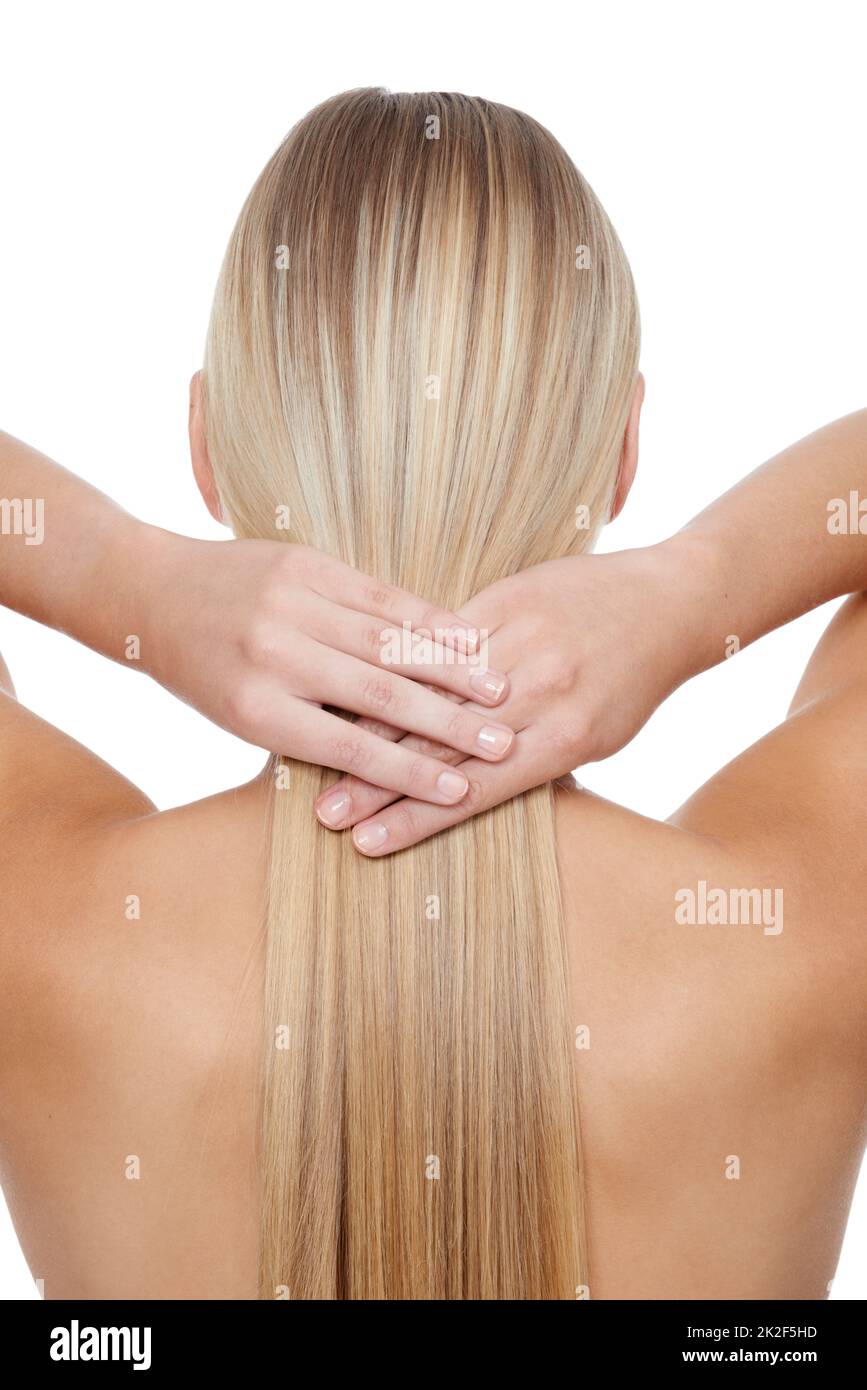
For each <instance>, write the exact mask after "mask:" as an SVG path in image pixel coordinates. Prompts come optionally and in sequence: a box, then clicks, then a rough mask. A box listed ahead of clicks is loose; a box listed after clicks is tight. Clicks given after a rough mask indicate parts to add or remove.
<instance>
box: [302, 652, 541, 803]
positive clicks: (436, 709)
mask: <svg viewBox="0 0 867 1390" xmlns="http://www.w3.org/2000/svg"><path fill="white" fill-rule="evenodd" d="M315 675H316V689H315V692H314V691H312V690H311V692H310V695H311V698H315V699H316V700H317V701H320V700H321V701H322V703H323V704H327V705H334V706H336V707H337V708H338V709H345V710H349V711H351V712H352V713H353V714H361V715H364V716H367V717H370V718H373V719H380V720H384V721H385V722H386V723H388V724H394V725H397V726H398V727H399V728H401V729H406V731H407V732H408V733H412V734H421V735H422V736H423V737H424V738H429V739H434V740H435V741H436V742H437V743H443V744H447V745H448V747H450V748H456V749H458V750H460V751H461V752H463V753H466V754H470V755H471V756H476V757H481V758H486V759H490V760H491V761H494V762H497V761H499V760H500V759H501V758H504V757H505V756H506V755H507V754H508V752H509V750H510V749H511V747H512V743H513V742H514V737H515V736H514V732H513V730H512V729H510V728H509V726H508V725H507V724H503V723H501V722H499V721H498V720H494V719H492V718H491V717H490V715H488V714H487V713H486V712H485V711H484V710H481V711H480V712H479V713H476V712H475V710H474V708H473V707H472V706H471V705H469V704H461V703H459V702H456V701H453V700H449V699H447V698H444V697H443V695H440V694H434V693H432V692H431V691H430V690H427V689H425V687H424V686H422V685H419V684H418V683H417V682H415V681H412V680H408V679H407V678H406V677H405V676H398V675H394V674H392V672H390V671H384V670H373V669H372V668H371V667H370V666H369V665H368V663H367V662H364V661H359V660H358V659H357V658H356V657H352V656H346V655H344V654H343V653H340V652H335V651H334V650H333V648H331V647H322V646H321V645H320V646H319V656H318V660H316V662H315ZM367 780H378V779H367Z"/></svg>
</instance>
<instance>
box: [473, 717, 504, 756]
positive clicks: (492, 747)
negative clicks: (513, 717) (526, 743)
mask: <svg viewBox="0 0 867 1390" xmlns="http://www.w3.org/2000/svg"><path fill="white" fill-rule="evenodd" d="M512 738H513V734H512V731H511V729H497V728H495V727H494V725H493V724H486V725H485V726H484V728H483V729H480V730H479V732H478V733H477V734H476V745H477V747H479V748H480V749H481V750H482V752H483V753H495V754H497V755H499V754H500V753H505V751H506V749H507V748H508V747H509V745H510V744H511V742H512Z"/></svg>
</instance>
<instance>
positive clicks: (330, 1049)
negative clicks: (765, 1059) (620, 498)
mask: <svg viewBox="0 0 867 1390" xmlns="http://www.w3.org/2000/svg"><path fill="white" fill-rule="evenodd" d="M638 339H639V329H638V311H637V306H636V300H635V293H634V288H633V283H632V278H631V275H630V272H629V267H628V265H627V262H626V259H625V257H624V254H623V251H622V248H621V246H620V243H619V241H618V239H617V237H616V235H615V233H614V231H613V229H612V227H611V225H610V223H609V221H608V218H607V216H606V215H605V212H604V211H603V209H602V207H601V205H600V203H599V201H598V200H597V198H596V196H595V195H594V193H593V192H592V190H591V189H590V188H589V186H588V185H587V183H586V182H585V180H584V179H583V178H582V176H581V175H580V174H579V172H578V171H577V169H576V168H575V166H574V165H573V164H572V162H571V160H570V159H569V158H568V157H567V155H566V154H565V152H564V151H563V149H562V148H561V146H560V145H559V144H558V143H557V141H556V140H554V138H553V137H552V136H551V135H550V134H549V133H548V132H547V131H546V130H545V129H543V128H542V127H541V126H540V125H538V124H537V122H535V121H534V120H532V119H530V117H528V116H526V115H524V114H522V113H521V112H519V111H515V110H512V109H511V108H509V107H506V106H500V105H497V104H495V103H493V102H489V101H484V100H481V99H479V98H475V97H467V96H463V95H459V94H452V93H441V92H434V93H412V94H407V93H399V94H394V93H390V92H387V91H384V90H378V89H376V90H375V89H364V90H359V91H352V92H347V93H344V94H342V95H340V96H337V97H334V98H332V99H331V100H329V101H326V102H324V103H323V104H322V105H321V106H319V107H317V108H316V109H315V110H314V111H312V112H310V114H309V115H307V116H306V117H305V118H304V119H303V120H302V121H300V122H299V124H298V125H296V126H295V128H294V129H293V130H292V131H291V132H290V134H289V135H288V136H287V137H286V139H285V140H284V141H283V143H282V144H281V145H280V147H279V149H278V150H277V151H276V153H275V154H274V155H273V157H272V158H271V160H270V161H269V163H268V164H267V166H266V168H265V169H264V171H263V172H262V174H261V175H260V177H259V178H258V179H257V181H256V184H255V186H254V188H253V190H252V192H251V193H250V195H249V197H248V198H247V201H246V203H245V205H244V207H243V210H242V212H241V214H240V217H239V219H238V222H237V225H236V226H235V229H234V232H233V234H232V238H231V241H230V243H229V247H228V251H227V254H226V258H225V261H224V264H223V268H222V271H221V274H220V279H219V284H218V287H217V292H216V298H215V303H214V308H213V314H212V319H211V324H210V330H209V335H208V341H207V348H206V358H205V369H204V381H203V385H204V402H205V424H206V433H207V441H208V447H209V451H210V455H211V459H212V463H213V466H214V471H215V475H216V480H217V485H218V488H219V491H220V496H221V499H222V504H223V508H224V512H225V513H226V515H227V517H228V518H229V519H230V520H231V523H232V525H233V527H234V530H235V532H236V534H237V535H238V536H241V537H256V536H267V537H271V538H272V539H273V538H275V537H276V538H280V539H285V540H289V541H295V542H301V543H304V544H306V545H311V546H315V547H318V548H320V549H322V550H324V551H327V552H329V553H331V554H334V555H338V556H340V557H341V558H342V559H344V560H346V561H347V562H349V563H350V564H352V565H355V566H358V567H359V568H361V569H363V570H365V571H366V572H368V573H371V574H375V575H376V576H377V577H378V578H379V579H381V580H382V581H384V582H390V583H393V584H398V585H402V586H404V587H406V588H408V589H411V590H413V591H414V592H416V593H419V594H423V595H425V596H426V597H428V598H429V599H430V600H431V601H432V602H436V603H439V604H442V605H444V606H446V607H449V608H452V609H459V608H460V606H461V604H462V603H465V602H466V601H467V600H468V599H469V598H470V597H471V596H472V595H473V594H475V593H477V592H478V591H479V590H480V589H482V588H483V587H485V586H486V585H488V584H490V583H492V582H493V581H494V580H496V579H501V578H503V577H504V576H506V575H510V574H514V573H515V572H517V571H519V570H522V569H524V568H526V567H527V566H529V565H533V564H536V563H538V562H540V561H543V560H546V559H549V558H551V557H553V556H560V555H570V554H575V553H577V552H579V551H581V550H584V549H586V548H588V546H589V545H590V544H591V543H592V541H593V539H594V537H595V534H596V532H597V531H598V529H599V527H600V525H602V524H603V523H604V521H605V520H606V519H607V517H608V515H609V513H610V508H611V504H612V498H613V493H614V488H615V483H616V475H617V466H618V462H619V457H620V452H621V448H622V441H623V434H624V430H625V425H626V420H627V416H628V412H629V408H630V404H631V399H632V394H633V391H634V386H635V381H636V374H637V369H638ZM576 508H586V512H581V513H580V517H581V518H589V524H587V525H581V524H578V525H576ZM280 509H283V510H282V511H281V510H280ZM278 515H279V516H281V517H282V518H283V519H284V521H285V518H286V517H287V516H288V518H289V527H288V529H286V530H278V529H276V525H275V518H276V517H277V516H278ZM350 736H351V735H350ZM286 767H287V768H288V770H289V778H288V781H289V786H288V789H284V790H280V789H275V791H274V794H273V829H272V842H271V867H270V896H269V905H268V913H267V961H266V986H265V1024H264V1027H265V1038H266V1049H267V1058H266V1064H265V1076H264V1110H263V1148H262V1178H263V1201H262V1225H261V1260H260V1290H259V1296H260V1297H261V1298H269V1299H273V1298H275V1297H280V1296H285V1292H288V1296H289V1297H290V1298H293V1299H295V1298H300V1299H386V1298H387V1299H427V1298H429V1299H524V1298H527V1299H566V1298H575V1296H576V1289H577V1288H578V1287H579V1286H582V1285H586V1283H587V1280H588V1274H587V1251H586V1238H585V1222H584V1213H583V1195H582V1163H581V1154H580V1132H579V1118H578V1103H577V1095H576V1081H575V1070H574V1067H575V1051H574V1041H573V1040H574V1029H575V1026H576V1023H577V1022H578V1021H579V1020H575V1019H573V1018H572V1017H571V1014H570V1008H569V1002H568V969H567V955H566V944H565V933H564V924H563V914H562V909H561V903H560V889H559V880H558V873H557V861H556V852H555V836H554V808H553V800H554V791H553V787H552V786H551V785H545V786H542V787H540V788H538V789H536V790H534V791H531V792H528V793H526V794H525V795H523V796H520V797H517V798H516V799H515V800H513V801H510V802H508V803H506V804H505V805H502V806H500V807H498V808H497V809H496V810H493V811H489V812H486V813H484V814H481V815H479V816H476V817H475V818H474V819H471V820H468V821H467V822H466V823H464V824H461V825H460V826H458V827H456V828H454V829H452V830H450V831H449V832H447V833H446V834H444V835H441V836H438V837H436V838H435V839H433V840H428V841H426V842H425V843H423V844H420V845H417V846H415V847H414V848H412V849H410V850H407V851H404V852H403V853H400V854H397V855H394V856H390V857H386V858H383V859H378V860H376V859H373V860H367V859H364V858H362V857H361V856H360V855H359V854H358V853H357V852H356V851H355V850H354V849H353V847H352V844H351V841H350V838H349V837H348V836H347V835H345V834H335V833H332V832H329V831H326V830H324V829H323V828H322V827H320V826H319V825H318V824H317V823H316V821H315V820H314V817H313V815H312V810H311V807H312V803H313V800H314V798H315V797H316V796H317V795H318V794H319V793H320V791H322V790H323V789H324V788H325V787H326V786H327V785H328V783H329V781H330V780H333V774H332V773H331V772H330V771H328V770H323V769H321V768H318V767H312V766H309V765H307V764H302V763H298V762H292V761H288V760H287V761H286ZM280 1030H283V1031H282V1034H281V1033H280ZM278 1036H282V1038H283V1039H284V1040H288V1045H285V1046H277V1045H276V1039H277V1037H278Z"/></svg>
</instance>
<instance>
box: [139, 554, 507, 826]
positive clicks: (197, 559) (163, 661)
mask: <svg viewBox="0 0 867 1390" xmlns="http://www.w3.org/2000/svg"><path fill="white" fill-rule="evenodd" d="M139 534H140V535H141V537H142V543H141V544H142V553H141V554H140V556H139V559H140V563H134V564H133V565H132V567H131V568H132V571H133V573H135V574H136V575H137V576H138V579H137V581H136V582H137V583H138V585H139V589H140V592H139V594H138V608H139V610H140V611H141V612H142V613H143V614H144V615H145V617H143V618H142V620H141V626H142V627H143V628H144V632H143V634H142V635H143V642H142V650H141V660H142V665H143V667H144V668H145V669H146V670H147V671H148V673H149V674H150V675H152V676H153V677H154V678H155V679H156V680H158V681H160V683H161V684H162V685H164V686H166V687H167V688H168V689H169V690H171V691H172V692H173V693H174V694H176V695H178V696H180V697H181V698H182V699H183V700H186V701H187V702H188V703H189V704H191V705H193V706H195V708H196V709H198V710H200V711H201V712H202V713H203V714H205V715H207V716H208V718H209V719H212V720H213V721H214V722H215V723H217V724H219V725H221V726H222V727H223V728H225V729H228V730H229V731H230V732H231V733H234V734H237V735H238V736H239V737H240V738H243V739H246V740H247V741H248V742H250V743H254V744H257V745H259V746H260V747H262V748H264V749H270V750H272V751H279V752H280V753H282V754H284V755H286V756H289V757H292V758H298V759H301V760H303V761H305V762H311V763H319V764H320V765H322V766H325V767H332V768H336V769H339V770H340V771H342V772H347V773H351V774H352V775H353V776H355V777H360V778H363V779H364V780H365V781H367V782H370V783H375V784H377V785H378V786H380V787H383V788H388V789H390V790H391V791H392V792H395V793H400V794H402V795H404V796H411V797H413V798H415V799H418V800H420V801H427V802H434V803H437V804H440V805H453V804H454V803H455V802H458V801H460V799H461V797H462V796H464V794H465V793H466V791H467V789H468V782H467V778H466V776H465V775H464V774H463V773H462V772H459V771H457V770H456V769H455V768H453V767H450V766H449V765H448V763H447V762H446V761H443V760H441V759H440V758H438V757H435V756H431V755H430V754H428V753H426V752H422V751H418V750H417V749H412V748H408V747H405V746H402V745H401V744H399V743H396V742H393V741H390V740H389V739H387V738H383V737H380V736H379V735H378V734H377V733H376V732H374V731H373V730H372V729H371V728H369V727H359V726H358V724H354V723H351V722H348V721H347V720H345V719H342V718H340V717H339V716H338V715H337V714H332V713H330V712H328V711H326V710H324V709H323V708H322V706H323V705H329V706H332V707H336V708H339V709H341V710H345V711H347V712H349V713H352V714H356V715H361V716H366V717H367V718H368V719H369V720H374V721H383V723H388V724H389V725H399V726H400V728H401V729H403V730H405V731H407V732H411V733H414V734H417V735H420V736H421V737H422V738H423V739H424V740H428V741H430V742H431V743H432V744H437V745H447V746H448V748H450V749H455V750H457V751H458V752H459V753H462V754H463V755H464V756H467V757H477V758H483V759H484V760H486V761H488V762H499V761H500V760H501V759H503V758H504V757H505V756H506V754H507V753H508V752H509V750H510V748H511V746H512V744H513V742H514V734H513V732H512V730H511V729H510V728H509V727H508V725H505V724H503V723H502V722H500V721H498V720H496V719H491V718H488V717H487V716H486V715H485V714H484V712H476V711H474V710H472V709H470V708H469V707H468V706H467V705H464V704H460V703H456V702H455V701H454V698H452V699H451V700H450V699H447V698H444V696H443V695H442V694H439V693H437V692H436V691H435V690H431V689H428V688H426V687H427V686H435V687H438V689H440V690H442V691H443V692H448V693H449V694H450V695H451V696H452V697H454V696H457V697H459V698H460V699H461V700H463V701H467V700H471V701H473V702H474V704H475V705H482V706H495V705H497V704H499V703H500V702H501V701H502V700H503V699H504V698H505V697H506V696H507V694H508V689H509V681H508V677H506V676H505V675H502V676H500V675H498V673H496V672H493V671H484V672H477V671H476V669H475V668H474V667H473V665H472V664H469V663H467V662H461V661H454V660H452V661H447V660H444V659H443V658H444V656H445V647H447V646H449V645H456V644H457V643H460V642H462V641H466V637H465V636H462V634H467V633H468V632H469V631H470V629H469V625H468V624H467V623H466V621H465V620H463V619H461V618H459V617H458V616H457V615H456V614H454V613H450V612H448V611H447V610H446V609H442V608H439V607H438V606H436V605H433V604H429V603H427V602H425V601H424V600H423V599H420V598H417V597H415V595H413V594H410V593H406V592H404V591H403V590H401V589H397V588H394V587H392V586H389V585H386V584H382V583H380V582H379V581H378V580H376V579H373V578H371V577H370V576H369V575H365V574H362V573H360V572H359V571H357V570H354V569H353V568H352V567H351V566H350V565H347V564H344V563H343V561H341V560H337V559H334V558H333V557H332V556H330V555H325V554H322V553H321V552H319V551H317V550H314V549H312V548H310V547H308V546H300V545H292V544H288V543H286V544H284V543H281V542H278V541H263V540H251V541H243V540H241V541H238V540H232V541H200V540H191V539H189V538H187V537H183V536H178V535H174V534H172V533H170V532H166V531H157V530H154V529H153V528H150V527H145V528H142V530H141V531H140V533H139ZM125 559H126V561H127V562H128V561H129V555H126V556H125ZM407 623H408V624H410V625H411V627H412V629H413V631H417V630H424V631H425V632H427V633H429V634H431V637H433V635H434V634H445V633H447V632H449V631H454V632H456V633H457V634H458V636H457V638H455V639H452V638H450V637H445V638H444V640H443V642H441V643H434V644H432V646H431V648H430V651H429V655H430V657H431V660H430V661H429V662H424V663H421V662H419V661H418V660H416V659H413V660H412V661H411V663H409V664H404V663H402V662H399V661H394V660H393V659H390V658H391V657H392V656H393V652H391V653H390V652H389V650H388V646H387V644H386V641H385V639H386V637H387V635H388V634H389V633H394V632H395V631H396V632H397V633H401V632H402V631H403V625H404V624H407ZM436 648H439V650H437V649H436ZM405 654H406V653H404V652H401V653H400V655H405ZM416 655H417V653H413V656H414V657H415V656H416Z"/></svg>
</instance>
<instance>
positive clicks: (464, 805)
mask: <svg viewBox="0 0 867 1390" xmlns="http://www.w3.org/2000/svg"><path fill="white" fill-rule="evenodd" d="M467 781H468V783H469V785H468V787H467V791H466V795H465V796H464V798H463V800H462V801H461V809H462V810H465V811H467V812H468V813H469V814H470V815H473V814H474V813H475V812H476V811H480V810H481V809H482V807H483V805H484V801H485V789H484V786H483V785H482V783H481V782H480V781H479V779H478V777H469V778H467Z"/></svg>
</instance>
